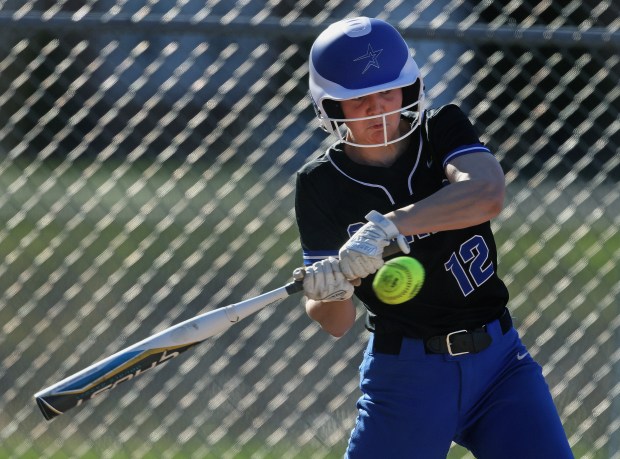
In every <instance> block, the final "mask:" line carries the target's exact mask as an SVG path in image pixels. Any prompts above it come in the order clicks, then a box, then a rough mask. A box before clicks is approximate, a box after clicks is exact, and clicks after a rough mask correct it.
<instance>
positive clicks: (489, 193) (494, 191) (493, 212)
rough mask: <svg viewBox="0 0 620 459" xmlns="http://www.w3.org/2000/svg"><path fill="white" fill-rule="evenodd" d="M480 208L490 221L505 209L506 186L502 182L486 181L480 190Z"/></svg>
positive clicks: (482, 183)
mask: <svg viewBox="0 0 620 459" xmlns="http://www.w3.org/2000/svg"><path fill="white" fill-rule="evenodd" d="M479 196H480V201H479V203H480V207H481V208H482V210H483V212H484V214H485V217H486V219H488V220H490V219H492V218H494V217H496V216H497V215H499V213H500V212H501V211H502V209H503V208H504V198H505V196H506V186H505V184H504V181H503V179H502V180H484V181H481V183H480V188H479Z"/></svg>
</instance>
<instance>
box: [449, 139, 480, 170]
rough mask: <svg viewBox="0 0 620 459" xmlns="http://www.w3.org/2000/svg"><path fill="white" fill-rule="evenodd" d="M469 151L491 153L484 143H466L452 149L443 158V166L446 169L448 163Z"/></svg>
mask: <svg viewBox="0 0 620 459" xmlns="http://www.w3.org/2000/svg"><path fill="white" fill-rule="evenodd" d="M469 153H491V150H489V149H488V148H487V147H485V146H484V145H482V144H474V145H464V146H462V147H459V148H457V149H456V150H453V151H451V152H450V153H448V154H447V155H446V157H445V158H444V160H443V167H444V169H445V167H446V165H447V164H448V163H449V162H450V161H452V160H453V159H454V158H457V157H459V156H462V155H467V154H469Z"/></svg>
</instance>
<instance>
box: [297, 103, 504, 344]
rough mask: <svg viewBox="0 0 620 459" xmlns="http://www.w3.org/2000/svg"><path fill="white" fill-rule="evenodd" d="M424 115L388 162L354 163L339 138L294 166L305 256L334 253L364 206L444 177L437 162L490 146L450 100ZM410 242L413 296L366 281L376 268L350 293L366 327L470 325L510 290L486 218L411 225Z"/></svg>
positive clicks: (428, 330) (412, 330) (391, 203)
mask: <svg viewBox="0 0 620 459" xmlns="http://www.w3.org/2000/svg"><path fill="white" fill-rule="evenodd" d="M424 118H425V119H424V123H422V126H421V127H420V128H418V129H417V130H416V131H414V132H413V133H412V134H411V135H410V137H409V139H410V140H409V145H408V147H407V149H406V150H405V152H404V153H403V154H401V155H400V156H399V157H398V159H397V160H396V161H395V162H394V164H393V165H391V166H390V167H387V168H386V167H376V166H368V165H361V164H357V163H355V162H353V161H351V160H350V159H349V158H348V157H347V155H346V154H345V153H344V150H343V145H342V144H341V143H337V144H335V145H333V146H332V147H330V148H329V150H328V151H327V152H326V153H324V154H323V155H321V156H319V157H318V158H316V159H315V160H313V161H311V162H309V163H307V164H306V165H305V166H304V167H302V169H301V170H300V171H299V172H298V174H297V185H296V196H295V210H296V217H297V225H298V227H299V232H300V236H301V245H302V249H303V253H304V263H305V264H306V265H310V264H312V263H314V262H315V261H318V260H321V259H324V258H327V257H328V256H337V255H338V250H339V248H340V247H341V246H342V245H343V244H344V243H345V242H346V241H347V240H348V239H349V237H350V236H351V235H352V234H354V233H355V231H357V230H358V229H359V228H360V227H361V226H362V225H363V224H364V223H366V220H365V218H364V216H365V215H366V214H367V213H368V212H369V211H371V210H376V211H378V212H381V213H383V214H385V213H387V212H390V211H392V210H395V209H398V208H400V207H404V206H407V205H409V204H412V203H415V202H417V201H419V200H421V199H423V198H426V197H427V196H429V195H431V194H433V193H435V192H436V191H437V190H439V189H440V188H441V187H443V186H446V185H447V184H448V180H447V178H446V176H445V174H444V168H445V166H446V164H447V163H448V162H449V161H450V160H452V159H453V158H455V157H457V156H460V155H464V154H469V153H474V152H486V153H488V154H491V153H490V151H489V150H488V148H486V147H485V146H484V145H483V144H482V143H481V142H480V140H479V138H478V135H477V133H476V131H475V129H474V127H473V126H472V124H471V123H470V122H469V120H468V119H467V117H466V116H465V114H464V113H463V112H462V111H461V110H460V109H459V108H458V107H457V106H455V105H446V106H443V107H441V108H439V109H435V110H428V111H426V112H425V117H424ZM409 243H410V246H411V253H410V256H412V257H415V258H417V259H418V260H419V261H420V262H421V263H422V265H423V266H424V268H425V271H426V279H425V282H424V285H423V286H422V288H421V290H420V292H419V293H418V295H417V296H416V297H414V298H413V299H411V300H409V301H407V302H405V303H403V304H400V305H388V304H384V303H382V302H381V301H380V300H379V299H378V298H377V297H376V296H375V294H374V292H373V290H372V279H373V277H374V276H372V275H371V276H368V277H367V278H365V279H364V280H363V281H362V284H361V286H359V287H356V288H355V295H356V296H357V298H359V299H360V300H361V301H362V302H363V303H364V305H365V306H366V308H367V309H368V321H367V326H368V328H369V329H370V330H373V331H376V332H377V333H399V334H403V335H405V336H410V337H418V338H424V337H428V336H432V335H436V334H444V333H448V332H451V331H454V330H460V329H473V328H476V327H479V326H481V325H482V324H484V323H487V322H490V321H492V320H494V319H496V318H498V317H499V316H500V315H501V313H502V311H503V310H504V307H505V305H506V303H507V302H508V291H507V289H506V286H505V285H504V283H503V282H502V281H501V279H500V278H499V277H498V275H497V250H496V246H495V241H494V238H493V234H492V231H491V225H490V222H485V223H483V224H480V225H476V226H472V227H469V228H464V229H458V230H450V231H442V232H437V233H431V234H418V235H415V236H412V237H409ZM401 256H402V254H401Z"/></svg>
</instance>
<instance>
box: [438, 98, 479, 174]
mask: <svg viewBox="0 0 620 459" xmlns="http://www.w3.org/2000/svg"><path fill="white" fill-rule="evenodd" d="M427 129H428V136H429V140H430V142H431V144H432V146H433V150H434V154H435V156H436V158H437V160H438V161H439V162H440V163H441V165H442V166H443V168H445V167H446V165H447V164H448V163H449V162H450V161H452V160H453V159H454V158H457V157H459V156H462V155H467V154H470V153H491V151H490V150H489V149H488V148H487V147H486V146H485V145H484V144H483V143H482V142H481V141H480V138H479V136H478V133H477V132H476V129H475V128H474V126H473V125H472V123H471V122H470V121H469V119H468V118H467V116H466V115H465V113H463V111H462V110H461V109H460V108H459V107H457V106H456V105H452V104H450V105H445V106H443V107H441V108H440V109H438V110H436V111H433V112H432V113H431V114H430V116H429V119H428V128H427Z"/></svg>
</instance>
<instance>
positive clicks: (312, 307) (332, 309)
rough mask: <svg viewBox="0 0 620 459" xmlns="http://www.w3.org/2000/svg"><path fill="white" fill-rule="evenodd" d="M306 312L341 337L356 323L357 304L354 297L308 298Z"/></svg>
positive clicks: (325, 328) (327, 330)
mask: <svg viewBox="0 0 620 459" xmlns="http://www.w3.org/2000/svg"><path fill="white" fill-rule="evenodd" d="M306 313H307V314H308V316H309V317H310V318H311V319H312V320H314V321H315V322H318V323H319V325H321V328H323V330H325V331H326V332H327V333H329V334H330V335H332V336H334V337H336V338H340V337H341V336H343V335H344V334H345V333H346V332H347V331H349V329H350V328H351V327H352V326H353V324H354V323H355V305H354V303H353V300H352V299H348V300H344V301H331V302H321V301H316V300H310V299H307V300H306Z"/></svg>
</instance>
